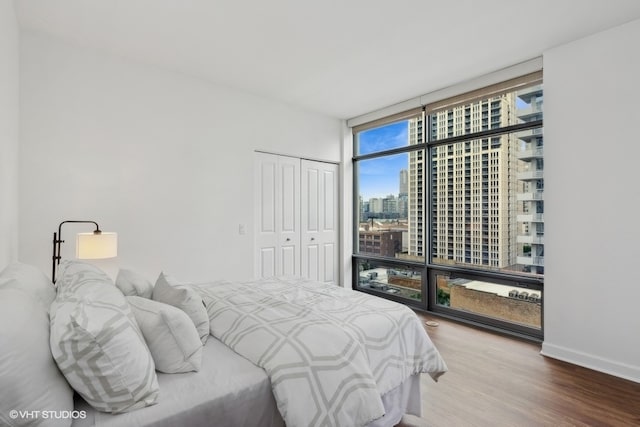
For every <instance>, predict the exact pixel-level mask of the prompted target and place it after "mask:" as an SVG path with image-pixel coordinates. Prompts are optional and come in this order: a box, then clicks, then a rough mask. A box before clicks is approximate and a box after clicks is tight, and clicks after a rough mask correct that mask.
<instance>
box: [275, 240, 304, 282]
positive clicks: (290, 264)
mask: <svg viewBox="0 0 640 427" xmlns="http://www.w3.org/2000/svg"><path fill="white" fill-rule="evenodd" d="M298 250H299V248H298V246H297V245H290V246H282V247H281V248H280V263H281V264H280V269H279V270H278V274H277V275H278V276H282V275H284V276H299V275H300V271H299V265H300V261H299V260H298V253H299V252H298Z"/></svg>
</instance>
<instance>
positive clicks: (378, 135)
mask: <svg viewBox="0 0 640 427" xmlns="http://www.w3.org/2000/svg"><path fill="white" fill-rule="evenodd" d="M420 142H422V120H420V121H418V120H417V119H411V120H403V121H400V122H396V123H391V124H388V125H385V126H380V127H377V128H373V129H368V130H365V131H362V132H358V133H357V134H356V136H355V149H354V153H356V155H364V154H370V153H379V152H382V151H386V150H390V149H393V148H399V147H406V146H408V145H415V144H416V143H420Z"/></svg>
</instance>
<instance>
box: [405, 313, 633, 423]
mask: <svg viewBox="0 0 640 427" xmlns="http://www.w3.org/2000/svg"><path fill="white" fill-rule="evenodd" d="M418 315H419V316H420V317H421V318H422V319H423V321H426V320H435V321H437V322H438V323H439V326H437V327H430V326H426V325H425V328H426V330H427V332H428V333H429V336H430V337H431V339H432V341H433V342H434V344H435V345H436V347H437V348H438V350H439V351H440V354H441V355H442V357H443V358H444V360H445V362H446V363H447V366H448V367H449V372H447V373H446V374H444V375H443V376H442V377H440V379H439V380H438V382H437V383H435V382H433V381H432V380H431V378H430V377H429V376H428V375H422V408H423V409H422V413H423V417H422V418H417V417H413V416H405V417H404V418H403V420H402V423H401V424H400V425H399V426H400V427H425V426H429V427H439V426H446V427H451V426H481V427H484V426H496V427H497V426H554V427H555V426H580V427H582V426H640V384H638V383H635V382H632V381H627V380H623V379H620V378H616V377H613V376H610V375H606V374H603V373H600V372H596V371H592V370H589V369H585V368H582V367H579V366H575V365H571V364H569V363H565V362H561V361H558V360H555V359H551V358H546V357H544V356H542V355H540V344H537V343H532V342H528V341H522V340H518V339H516V338H512V337H507V336H503V335H499V334H495V333H492V332H487V331H484V330H480V329H476V328H473V327H470V326H466V325H463V324H459V323H456V322H453V321H450V320H445V319H440V318H436V317H432V316H429V315H425V314H422V313H419V314H418Z"/></svg>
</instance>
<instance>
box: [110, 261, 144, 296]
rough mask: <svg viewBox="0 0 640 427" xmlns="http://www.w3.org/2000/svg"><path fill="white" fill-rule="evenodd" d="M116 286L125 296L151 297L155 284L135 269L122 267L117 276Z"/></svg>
mask: <svg viewBox="0 0 640 427" xmlns="http://www.w3.org/2000/svg"><path fill="white" fill-rule="evenodd" d="M116 286H117V287H118V289H120V290H121V291H122V293H123V294H124V295H125V296H138V297H143V298H151V294H152V293H153V285H152V284H151V282H150V281H148V280H147V279H145V278H144V277H142V276H141V275H140V274H138V273H136V272H135V271H133V270H127V269H124V268H121V269H120V270H119V271H118V276H116Z"/></svg>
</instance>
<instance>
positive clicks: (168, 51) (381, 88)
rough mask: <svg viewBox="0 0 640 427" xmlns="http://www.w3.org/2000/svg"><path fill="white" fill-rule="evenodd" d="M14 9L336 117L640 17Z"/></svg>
mask: <svg viewBox="0 0 640 427" xmlns="http://www.w3.org/2000/svg"><path fill="white" fill-rule="evenodd" d="M15 7H16V11H17V14H18V20H19V22H20V26H21V28H23V29H28V30H33V31H38V32H42V33H47V34H50V35H52V36H55V37H59V38H61V39H64V40H66V41H68V42H70V43H73V44H77V45H82V46H87V47H91V48H97V49H100V50H104V51H107V52H111V53H114V54H117V55H120V56H123V57H127V58H132V59H134V60H137V61H143V62H145V63H150V64H154V65H157V66H160V67H164V68H168V69H172V70H175V71H178V72H182V73H185V74H188V75H191V76H196V77H200V78H203V79H206V80H208V81H211V82H214V83H216V84H221V85H224V86H228V87H233V88H236V89H239V90H243V91H247V92H251V93H254V94H257V95H261V96H265V97H269V98H273V99H277V100H280V101H284V102H286V103H289V104H293V105H296V106H299V107H302V108H304V109H308V110H312V111H316V112H320V113H323V114H327V115H329V116H332V117H338V118H351V117H354V116H358V115H360V114H364V113H367V112H370V111H372V110H375V109H378V108H382V107H386V106H388V105H392V104H395V103H397V102H401V101H404V100H406V99H409V98H412V97H416V96H419V95H422V94H425V93H429V92H431V91H434V90H437V89H441V88H443V87H446V86H449V85H451V84H455V83H457V82H460V81H463V80H466V79H469V78H472V77H475V76H479V75H482V74H486V73H488V72H491V71H494V70H497V69H500V68H503V67H506V66H509V65H513V64H516V63H519V62H522V61H525V60H528V59H531V58H534V57H537V56H540V55H541V54H542V52H544V51H545V50H546V49H548V48H551V47H554V46H557V45H560V44H563V43H566V42H569V41H572V40H575V39H578V38H581V37H584V36H586V35H589V34H592V33H595V32H598V31H601V30H604V29H607V28H610V27H613V26H616V25H619V24H622V23H625V22H629V21H631V20H634V19H637V18H640V1H638V0H589V1H585V0H529V1H524V0H439V1H433V0H314V1H310V0H244V1H243V0H55V1H51V0H15ZM637 46H638V40H634V41H630V45H629V47H630V48H634V49H635V48H637Z"/></svg>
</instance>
